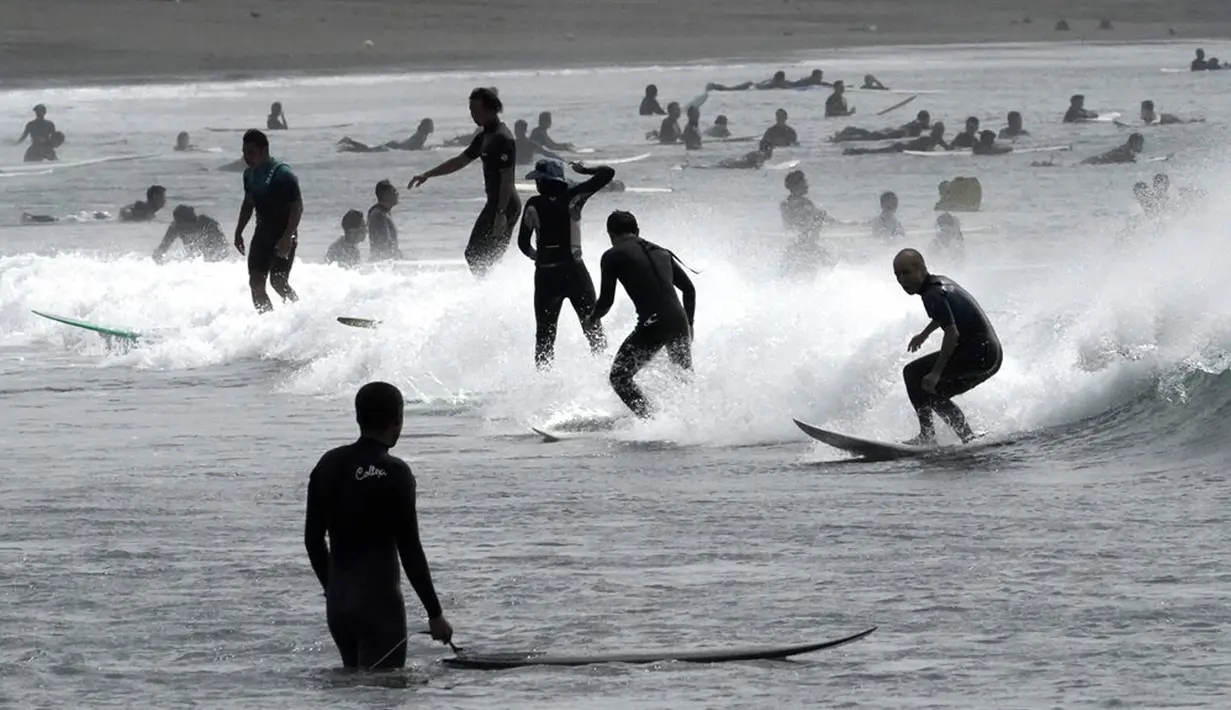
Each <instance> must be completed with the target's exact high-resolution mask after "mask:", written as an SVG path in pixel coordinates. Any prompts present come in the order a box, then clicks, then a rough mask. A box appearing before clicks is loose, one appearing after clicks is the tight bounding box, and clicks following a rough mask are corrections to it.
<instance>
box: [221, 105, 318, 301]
mask: <svg viewBox="0 0 1231 710" xmlns="http://www.w3.org/2000/svg"><path fill="white" fill-rule="evenodd" d="M244 164H245V165H247V166H248V168H247V169H246V170H244V178H243V180H244V203H243V206H242V207H240V209H239V222H238V223H237V224H236V225H235V248H236V249H238V250H239V253H240V254H246V255H247V257H248V286H249V288H251V289H252V303H253V305H254V306H256V310H257V312H258V313H267V312H269V311H272V310H273V308H274V304H273V303H272V302H271V301H270V300H269V294H268V293H266V291H265V281H266V279H267V278H268V280H269V285H270V286H273V288H274V291H275V292H277V294H278V295H279V296H281V297H282V300H283V301H298V300H299V296H297V295H296V294H295V290H294V289H292V288H291V281H290V279H291V266H292V265H293V264H294V262H295V248H296V247H297V246H298V238H297V234H298V232H299V220H300V218H302V217H303V196H302V195H301V194H300V192H299V178H297V177H295V173H293V172H291V169H290V167H289V166H287V164H286V163H282V162H280V161H278V160H275V159H274V158H273V157H272V156H271V155H270V154H269V138H268V137H267V136H266V135H265V134H264V133H262V132H260V131H258V130H255V129H253V130H251V131H248V132H247V133H245V134H244ZM253 212H256V229H255V230H253V232H252V243H251V244H249V245H248V246H247V248H246V249H245V247H244V229H245V228H246V227H247V226H248V221H249V220H251V219H252V213H253Z"/></svg>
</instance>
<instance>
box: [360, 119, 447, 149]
mask: <svg viewBox="0 0 1231 710" xmlns="http://www.w3.org/2000/svg"><path fill="white" fill-rule="evenodd" d="M435 130H436V125H435V124H434V123H432V119H430V118H425V119H423V120H422V121H420V122H419V127H418V128H417V129H415V132H414V133H413V134H412V135H411V136H410V137H409V138H407V139H406V140H401V141H389V142H387V143H382V144H380V145H368V144H367V143H364V142H363V141H357V140H355V139H354V138H351V137H350V136H342V139H341V140H339V141H338V143H337V146H338V152H339V153H384V152H387V151H390V150H423V146H424V144H425V143H427V139H428V137H430V136H431V135H432V133H433V132H434V131H435ZM467 138H469V136H467Z"/></svg>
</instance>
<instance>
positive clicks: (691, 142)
mask: <svg viewBox="0 0 1231 710" xmlns="http://www.w3.org/2000/svg"><path fill="white" fill-rule="evenodd" d="M681 140H683V141H684V148H685V149H686V150H700V149H701V126H699V125H697V124H695V123H689V124H686V125H685V126H684V134H683V135H682V136H681Z"/></svg>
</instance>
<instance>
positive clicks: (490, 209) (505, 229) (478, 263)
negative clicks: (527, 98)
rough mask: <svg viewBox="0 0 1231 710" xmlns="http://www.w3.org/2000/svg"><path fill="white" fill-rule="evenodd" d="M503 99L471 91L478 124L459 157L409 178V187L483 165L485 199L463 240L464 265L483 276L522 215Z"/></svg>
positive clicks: (506, 244) (499, 256) (484, 90)
mask: <svg viewBox="0 0 1231 710" xmlns="http://www.w3.org/2000/svg"><path fill="white" fill-rule="evenodd" d="M502 111H504V103H503V102H501V100H500V97H499V96H498V95H497V94H496V90H495V89H489V88H479V89H475V90H474V91H472V92H470V117H471V119H473V120H474V122H475V125H477V126H479V128H480V131H479V133H477V134H475V137H474V139H473V140H472V141H471V143H470V146H469V147H468V148H466V150H464V151H462V153H461V155H457V156H454V157H452V158H449V159H448V160H446V161H445V162H443V163H441V164H440V165H437V166H436V167H434V168H432V169H431V170H429V171H427V172H425V173H421V174H419V175H416V176H414V177H413V178H411V179H410V183H409V184H408V185H407V188H408V189H411V190H413V189H414V188H416V187H418V186H419V185H422V184H423V183H425V182H427V181H428V180H430V179H431V178H434V177H440V176H442V175H451V174H453V173H455V172H457V171H458V170H461V169H462V168H464V167H466V166H467V165H470V164H471V163H472V162H474V161H475V160H476V159H478V160H480V161H481V162H482V164H483V188H484V191H485V192H486V193H487V202H486V203H485V204H484V205H483V209H482V211H480V212H479V216H478V218H477V219H476V220H475V222H474V228H473V229H471V231H470V241H469V242H468V243H467V244H466V263H467V264H469V266H470V272H471V273H472V274H474V275H475V276H479V277H481V276H484V275H486V274H487V272H488V270H489V269H491V267H493V266H495V265H496V263H497V262H499V261H500V259H502V258H503V257H504V253H505V251H506V250H507V249H508V248H509V242H510V241H512V238H513V226H514V225H516V224H517V218H518V217H519V216H520V215H521V199H520V198H519V197H518V196H517V190H516V189H514V183H513V169H514V167H515V166H516V165H517V143H516V141H515V140H514V139H513V134H512V132H510V131H509V127H508V126H506V125H505V124H504V122H503V121H501V120H500V113H501V112H502Z"/></svg>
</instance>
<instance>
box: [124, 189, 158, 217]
mask: <svg viewBox="0 0 1231 710" xmlns="http://www.w3.org/2000/svg"><path fill="white" fill-rule="evenodd" d="M166 204H167V188H165V187H163V186H162V185H150V186H149V187H148V188H147V189H146V191H145V202H142V201H141V200H137V201H136V202H134V203H132V204H131V205H126V206H125V207H123V208H122V209H121V210H120V221H121V222H148V221H150V220H151V219H154V215H156V214H158V210H160V209H162V208H163V207H165V206H166Z"/></svg>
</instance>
